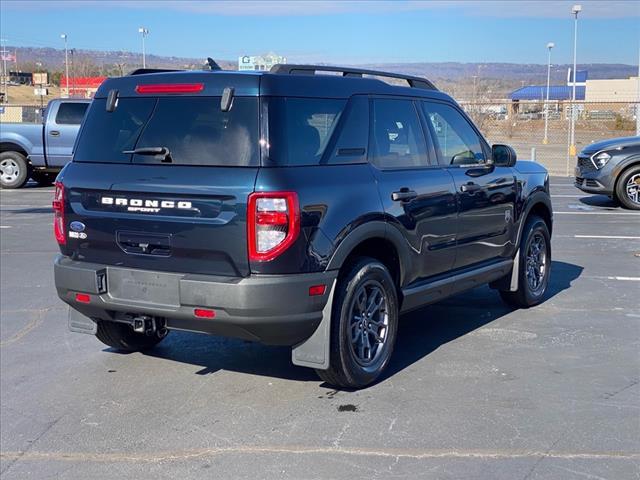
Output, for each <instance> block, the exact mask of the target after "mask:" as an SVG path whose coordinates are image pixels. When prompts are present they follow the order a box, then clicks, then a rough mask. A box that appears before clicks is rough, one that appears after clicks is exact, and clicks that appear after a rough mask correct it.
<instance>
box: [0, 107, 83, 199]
mask: <svg viewBox="0 0 640 480" xmlns="http://www.w3.org/2000/svg"><path fill="white" fill-rule="evenodd" d="M90 102H91V100H89V99H55V100H51V101H50V102H49V104H48V105H47V108H46V110H45V113H44V119H43V122H42V123H3V124H2V129H1V130H0V187H2V188H21V187H22V186H24V184H25V183H26V182H27V181H28V180H29V178H32V179H33V180H35V181H36V182H38V183H40V184H44V185H49V184H51V183H53V180H54V179H55V177H56V175H57V174H58V172H59V171H60V170H61V169H62V167H64V166H65V165H66V164H67V163H68V162H69V161H70V160H71V154H72V152H73V145H74V143H75V140H76V137H77V135H78V131H79V130H80V124H81V123H82V119H83V118H84V113H85V111H86V109H87V106H88V105H89V103H90Z"/></svg>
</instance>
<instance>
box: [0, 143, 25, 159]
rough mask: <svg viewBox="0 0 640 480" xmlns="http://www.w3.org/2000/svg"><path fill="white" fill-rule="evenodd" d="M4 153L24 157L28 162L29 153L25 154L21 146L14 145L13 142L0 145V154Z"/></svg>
mask: <svg viewBox="0 0 640 480" xmlns="http://www.w3.org/2000/svg"><path fill="white" fill-rule="evenodd" d="M4 152H16V153H19V154H21V155H24V156H25V158H26V159H27V161H28V162H29V153H28V152H27V149H26V148H25V147H24V146H23V145H20V144H19V143H15V142H2V143H0V153H4Z"/></svg>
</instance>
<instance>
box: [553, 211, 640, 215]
mask: <svg viewBox="0 0 640 480" xmlns="http://www.w3.org/2000/svg"><path fill="white" fill-rule="evenodd" d="M553 214H554V215H556V214H558V215H628V216H634V215H640V213H634V212H611V211H603V212H555V211H554V212H553Z"/></svg>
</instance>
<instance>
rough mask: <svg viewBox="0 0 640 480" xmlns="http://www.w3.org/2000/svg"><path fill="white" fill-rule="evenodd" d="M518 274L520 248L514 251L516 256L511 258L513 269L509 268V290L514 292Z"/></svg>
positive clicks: (516, 286) (516, 287)
mask: <svg viewBox="0 0 640 480" xmlns="http://www.w3.org/2000/svg"><path fill="white" fill-rule="evenodd" d="M519 275H520V249H518V250H517V251H516V256H515V257H514V259H513V269H512V270H511V283H510V284H509V291H510V292H516V291H517V290H518V276H519Z"/></svg>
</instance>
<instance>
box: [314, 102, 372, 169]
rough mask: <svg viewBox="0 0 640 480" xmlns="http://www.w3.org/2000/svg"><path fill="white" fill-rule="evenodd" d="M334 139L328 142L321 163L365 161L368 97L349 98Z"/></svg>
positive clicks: (367, 142)
mask: <svg viewBox="0 0 640 480" xmlns="http://www.w3.org/2000/svg"><path fill="white" fill-rule="evenodd" d="M337 128H339V132H338V134H337V135H336V136H337V137H338V138H337V139H336V141H332V142H331V143H330V144H329V147H330V148H331V150H327V151H326V152H325V157H327V156H328V155H327V154H328V153H331V155H330V156H328V158H323V159H322V162H321V163H327V164H329V165H338V164H345V163H365V162H366V161H367V147H368V144H369V97H366V96H353V97H351V99H350V100H349V103H348V104H347V107H346V108H345V111H344V113H343V114H342V119H341V121H340V124H339V125H338V127H337Z"/></svg>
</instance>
